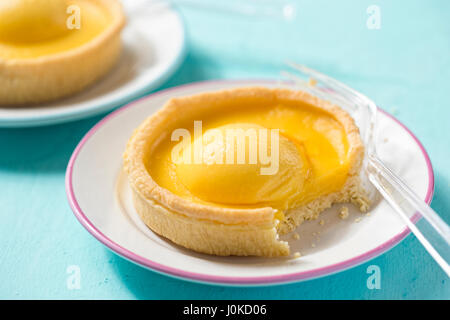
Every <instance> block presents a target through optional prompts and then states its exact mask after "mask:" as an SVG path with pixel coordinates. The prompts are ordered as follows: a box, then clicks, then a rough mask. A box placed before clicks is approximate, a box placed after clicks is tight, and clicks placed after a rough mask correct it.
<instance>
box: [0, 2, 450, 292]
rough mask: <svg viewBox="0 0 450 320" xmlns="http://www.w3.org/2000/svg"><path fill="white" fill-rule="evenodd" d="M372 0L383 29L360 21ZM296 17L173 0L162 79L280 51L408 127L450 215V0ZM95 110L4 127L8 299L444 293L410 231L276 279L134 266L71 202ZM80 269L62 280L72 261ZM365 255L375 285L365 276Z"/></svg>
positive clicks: (210, 73)
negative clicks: (255, 282)
mask: <svg viewBox="0 0 450 320" xmlns="http://www.w3.org/2000/svg"><path fill="white" fill-rule="evenodd" d="M370 5H378V6H379V8H380V13H381V29H376V30H371V29H368V28H367V25H366V21H367V19H368V17H369V15H368V14H367V12H366V9H367V8H368V7H369V6H370ZM297 8H298V17H297V20H296V21H295V22H292V23H286V22H280V21H266V20H262V19H245V18H241V17H238V16H233V15H221V14H217V13H210V12H208V11H202V10H193V9H189V8H184V7H182V8H181V12H182V14H183V16H184V18H185V20H186V25H187V28H188V41H189V49H188V50H189V52H188V56H187V58H186V60H185V62H184V63H183V65H182V66H181V68H180V69H179V71H178V72H177V73H176V74H175V75H174V76H173V77H172V78H171V79H170V80H169V81H168V82H167V83H165V84H164V86H163V88H167V87H172V86H175V85H178V84H182V83H187V82H191V81H197V80H205V79H215V78H255V77H256V78H258V77H269V78H270V77H276V76H278V73H279V71H280V70H281V69H282V68H283V62H284V61H285V60H287V59H291V60H295V61H298V62H301V63H303V64H306V65H309V66H311V67H313V68H317V69H319V70H321V71H323V72H326V73H328V74H330V75H332V76H334V77H336V78H338V79H340V80H342V81H344V82H346V83H348V84H349V85H351V86H353V87H355V88H356V89H358V90H360V91H362V92H364V93H365V94H367V95H368V96H370V97H371V98H373V99H374V100H375V101H376V102H377V104H379V105H380V106H382V107H383V108H385V109H386V110H387V111H390V112H392V113H394V114H395V115H396V116H397V117H398V118H399V119H400V120H401V121H402V122H403V123H405V124H406V125H407V126H408V127H410V128H411V129H412V131H413V132H414V133H415V134H416V135H417V136H418V137H419V139H420V140H421V141H422V143H423V144H424V146H425V148H426V149H427V151H428V153H429V155H430V157H431V160H432V163H433V166H434V172H435V178H436V189H435V195H434V199H433V202H432V207H433V208H434V209H435V210H436V211H438V212H439V213H440V214H441V215H442V216H443V218H444V219H445V220H446V221H447V222H450V198H449V191H450V188H449V187H450V170H449V165H450V162H449V158H450V151H449V139H450V130H449V124H448V121H449V119H450V108H449V104H450V103H449V91H450V84H449V83H450V82H449V79H450V20H449V14H450V2H449V1H447V0H442V1H437V0H436V1H379V0H370V1H366V0H354V1H350V0H344V1H331V0H330V1H324V0H320V1H317V0H316V1H298V2H297ZM100 118H101V117H95V118H90V119H86V120H83V121H77V122H73V123H68V124H63V125H56V126H50V127H42V128H28V129H0V152H1V153H0V218H1V223H0V298H10V299H23V298H25V299H30V298H32V299H34V298H43V299H48V298H51V299H52V298H56V299H80V298H86V299H92V298H97V299H109V298H110V299H128V298H130V299H134V298H138V299H142V298H150V299H164V298H184V299H201V298H204V299H209V298H217V299H221V298H229V299H290V298H296V299H390V298H393V299H405V298H408V299H417V298H422V299H431V298H440V299H449V298H450V282H449V279H448V278H447V277H446V276H445V274H444V273H443V272H442V271H441V270H440V269H439V268H438V267H437V265H436V264H435V263H434V261H433V260H432V259H431V258H430V257H429V256H428V254H427V253H426V252H425V250H424V249H423V248H422V247H421V246H420V244H419V242H418V241H417V240H416V239H415V238H414V237H413V236H412V235H410V236H408V237H407V238H406V239H405V240H404V241H403V242H402V243H400V244H399V245H398V246H397V247H395V248H393V249H392V250H390V251H389V252H387V253H386V254H384V255H382V256H380V257H378V258H376V259H374V260H372V261H370V262H368V263H365V264H363V265H361V266H358V267H355V268H353V269H350V270H347V271H344V272H342V273H339V274H336V275H332V276H328V277H324V278H321V279H317V280H311V281H307V282H302V283H297V284H289V285H282V286H275V287H259V288H245V289H243V288H228V287H214V286H208V285H201V284H193V283H189V282H185V281H181V280H176V279H171V278H169V277H166V276H162V275H159V274H156V273H154V272H151V271H148V270H145V269H143V268H140V267H138V266H136V265H133V264H132V263H130V262H128V261H125V260H123V259H122V258H120V257H118V256H116V255H115V254H113V253H111V252H110V251H108V250H107V249H106V248H104V247H103V246H102V245H101V244H100V243H98V242H97V241H96V240H95V239H94V238H93V237H92V236H91V235H89V234H88V233H87V232H86V231H85V230H84V229H83V228H82V227H81V225H80V224H79V223H78V222H77V221H76V219H75V218H74V216H73V215H72V212H71V210H70V209H69V207H68V204H67V201H66V195H65V190H64V173H65V168H66V164H67V162H68V160H69V157H70V155H71V152H72V151H73V149H74V148H75V146H76V144H77V143H78V141H79V140H80V139H81V138H82V136H83V135H84V134H85V133H86V132H87V131H88V130H89V128H91V127H92V126H93V125H94V124H95V123H96V122H97V121H98V120H99V119H100ZM72 265H75V266H78V267H79V270H80V275H81V278H80V280H81V281H80V285H81V287H80V288H79V289H74V290H70V286H69V288H68V286H67V280H68V277H69V276H70V275H69V274H68V273H67V268H68V267H69V266H72ZM369 265H377V266H379V267H380V270H381V277H382V278H381V288H380V289H379V290H370V289H368V288H367V285H366V281H367V278H368V276H369V275H368V274H367V273H366V270H367V267H368V266H369Z"/></svg>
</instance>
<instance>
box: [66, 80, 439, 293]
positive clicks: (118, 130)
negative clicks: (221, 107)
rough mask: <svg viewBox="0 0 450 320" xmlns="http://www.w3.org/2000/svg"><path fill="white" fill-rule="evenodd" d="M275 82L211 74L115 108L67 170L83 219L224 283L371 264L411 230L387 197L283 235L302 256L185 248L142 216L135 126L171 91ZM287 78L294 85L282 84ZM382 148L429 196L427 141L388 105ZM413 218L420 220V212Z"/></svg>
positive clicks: (143, 256)
mask: <svg viewBox="0 0 450 320" xmlns="http://www.w3.org/2000/svg"><path fill="white" fill-rule="evenodd" d="M254 85H260V86H268V87H272V86H275V85H280V83H277V82H274V81H267V80H249V81H247V80H244V81H242V80H241V81H225V80H219V81H206V82H198V83H192V84H188V85H183V86H179V87H175V88H171V89H167V90H163V91H160V92H157V93H154V94H152V95H149V96H147V97H145V98H142V99H140V100H138V101H136V102H134V103H131V104H129V105H127V106H125V107H123V108H121V109H119V110H116V111H115V112H113V113H111V114H110V115H108V116H107V117H105V118H104V119H103V120H101V121H100V122H99V123H98V124H97V125H96V126H94V127H93V128H92V129H91V130H90V131H89V132H88V133H87V134H86V136H85V137H84V138H83V139H82V141H81V142H80V143H79V145H78V146H77V148H76V149H75V151H74V153H73V155H72V158H71V159H70V162H69V165H68V168H67V172H66V191H67V196H68V199H69V203H70V206H71V208H72V210H73V212H74V214H75V216H76V218H77V219H78V220H79V222H80V223H81V224H82V225H83V226H84V227H85V228H86V229H87V230H88V232H90V233H91V234H92V235H93V236H94V237H95V238H97V239H98V240H99V241H100V242H101V243H103V244H104V245H105V246H107V247H108V248H109V249H111V250H112V251H114V252H115V253H117V254H119V255H120V256H122V257H124V258H126V259H128V260H130V261H132V262H134V263H136V264H138V265H141V266H143V267H146V268H148V269H151V270H154V271H156V272H159V273H163V274H166V275H169V276H172V277H176V278H181V279H185V280H190V281H195V282H202V283H210V284H221V285H242V286H250V285H270V284H278V283H288V282H296V281H301V280H306V279H313V278H317V277H321V276H325V275H329V274H333V273H336V272H339V271H342V270H345V269H348V268H351V267H354V266H356V265H359V264H361V263H364V262H366V261H368V260H370V259H372V258H374V257H376V256H378V255H380V254H382V253H384V252H386V251H387V250H389V249H390V248H392V247H394V246H395V245H396V244H398V243H399V242H400V241H401V240H402V239H403V238H405V237H406V236H407V235H408V233H409V230H408V229H407V228H406V226H405V224H404V223H403V222H402V220H401V219H400V218H399V217H398V216H397V214H396V213H395V212H394V211H393V210H392V209H391V208H390V207H389V205H388V204H387V202H386V201H384V200H381V201H379V202H377V203H376V204H375V205H374V206H373V207H372V208H371V210H370V211H369V212H370V215H362V214H361V213H359V212H357V210H356V209H355V208H353V207H352V206H350V205H349V206H348V207H349V208H350V217H349V218H348V219H345V220H343V219H340V218H339V217H338V210H339V208H340V207H341V206H339V205H335V206H333V207H332V208H330V209H328V210H326V211H325V212H324V213H322V215H321V219H323V220H324V221H325V224H324V225H321V224H320V223H319V222H318V221H308V222H305V223H303V224H302V225H301V226H299V227H298V228H297V230H296V232H297V233H299V234H300V235H301V236H300V239H298V240H295V239H294V237H292V234H290V235H286V236H283V237H282V238H283V239H284V240H287V241H289V244H290V246H291V252H297V251H298V252H301V253H302V256H301V257H300V258H293V257H292V256H291V257H286V258H260V257H216V256H210V255H206V254H200V253H196V252H193V251H191V250H188V249H185V248H182V247H180V246H178V245H175V244H173V243H171V242H170V241H168V240H166V239H164V238H162V237H160V236H158V235H156V234H155V233H153V232H152V231H151V230H150V229H149V228H147V227H146V226H145V225H144V223H143V222H142V221H141V220H140V219H139V217H138V215H137V213H136V212H135V210H134V208H133V204H132V202H131V197H130V196H131V194H130V189H129V187H128V184H127V181H126V177H125V176H124V173H123V172H122V153H123V151H124V149H125V145H126V143H127V140H128V139H129V137H130V135H131V134H132V132H133V130H134V129H135V128H136V127H137V126H138V125H139V124H140V123H141V122H142V121H143V120H144V119H145V118H146V117H147V116H149V115H151V114H152V113H154V112H155V111H156V110H158V109H159V108H160V107H161V106H162V105H163V104H164V103H165V102H166V101H167V100H168V99H169V98H172V97H177V96H185V95H191V94H195V93H200V92H206V91H214V90H220V89H227V88H234V87H242V86H254ZM281 85H286V86H288V84H286V83H285V84H281ZM378 120H379V121H378V123H379V124H378V125H379V130H378V131H379V136H378V138H377V149H378V150H379V153H380V157H381V158H382V159H383V160H384V161H385V162H386V163H387V164H388V165H389V166H390V167H391V168H392V169H393V170H394V171H395V172H396V173H397V174H398V175H399V176H400V177H402V178H403V179H404V180H405V181H406V182H407V183H408V185H409V186H411V187H412V189H413V190H415V191H416V192H417V194H418V195H420V197H421V198H422V199H424V200H425V201H426V202H427V203H430V202H431V198H432V195H433V190H434V176H433V169H432V167H431V162H430V159H429V157H428V155H427V153H426V151H425V149H424V148H423V146H422V144H421V143H420V142H419V140H418V139H417V138H416V137H415V136H414V135H413V134H412V132H411V131H410V130H408V129H407V128H406V127H405V126H404V125H403V124H401V123H400V122H399V121H398V120H396V119H395V118H394V117H393V116H391V115H389V114H387V113H386V112H384V111H382V110H381V109H380V112H379V113H378ZM411 219H412V220H413V221H414V222H416V221H417V220H418V216H417V215H415V216H413V217H411Z"/></svg>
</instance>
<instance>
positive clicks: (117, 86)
mask: <svg viewBox="0 0 450 320" xmlns="http://www.w3.org/2000/svg"><path fill="white" fill-rule="evenodd" d="M127 2H128V1H127ZM127 2H125V3H124V4H125V8H126V9H128V8H127ZM154 9H155V10H145V11H143V12H140V13H139V14H136V13H135V12H133V13H132V15H131V14H130V16H129V17H128V18H127V20H128V22H127V26H126V27H125V28H124V30H123V33H122V39H123V44H124V48H123V51H122V55H121V57H120V60H119V62H118V64H117V65H116V66H115V67H114V69H113V70H111V71H110V72H109V73H108V74H107V75H106V76H105V77H104V78H103V79H101V80H100V81H99V82H98V83H96V84H94V85H92V86H91V87H89V88H87V89H86V90H84V91H82V92H80V93H77V94H75V95H73V96H71V97H68V98H65V99H61V100H57V101H54V102H50V103H41V104H38V105H34V106H29V107H27V106H24V107H2V106H0V127H27V126H40V125H48V124H55V123H60V122H65V121H72V120H77V119H81V118H85V117H89V116H93V115H96V114H99V113H102V112H106V111H109V110H112V109H114V108H117V107H119V106H121V105H123V104H124V103H127V102H130V101H132V100H133V99H135V98H137V97H139V96H141V95H143V94H145V93H146V92H148V91H149V90H152V89H155V88H157V87H158V86H159V85H161V84H162V83H163V82H164V81H165V80H166V79H167V78H168V77H169V76H170V75H172V74H173V72H174V71H175V70H176V69H177V68H178V66H179V65H180V64H181V62H182V60H183V58H184V54H185V45H186V44H185V41H186V40H185V28H184V23H183V21H182V19H181V17H180V15H179V14H178V13H177V12H176V11H175V10H174V9H173V8H171V7H170V6H167V5H160V6H157V7H154Z"/></svg>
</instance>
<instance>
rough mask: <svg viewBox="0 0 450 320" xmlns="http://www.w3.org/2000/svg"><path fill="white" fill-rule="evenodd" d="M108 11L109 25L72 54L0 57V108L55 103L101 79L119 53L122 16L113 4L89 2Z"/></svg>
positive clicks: (109, 1)
mask: <svg viewBox="0 0 450 320" xmlns="http://www.w3.org/2000/svg"><path fill="white" fill-rule="evenodd" d="M92 1H95V2H97V3H98V4H99V5H101V6H102V7H103V8H105V10H109V12H110V13H111V15H112V17H113V23H112V24H111V25H110V26H108V28H107V29H106V30H104V31H103V32H102V33H101V34H100V35H98V36H97V37H95V38H94V39H93V40H91V41H89V42H87V43H86V44H84V45H82V46H80V47H78V48H76V49H72V50H68V51H64V52H60V53H57V54H51V55H47V56H42V57H39V58H26V59H22V58H21V59H4V58H1V57H0V105H6V106H8V105H10V106H15V105H21V104H28V103H39V102H45V101H51V100H56V99H58V98H62V97H65V96H69V95H71V94H74V93H76V92H79V91H81V90H83V89H84V88H86V87H87V86H89V85H90V84H92V83H94V82H95V81H96V80H98V79H99V78H100V77H102V76H104V75H105V74H106V73H107V72H108V71H109V70H110V69H111V68H112V67H113V66H114V64H115V63H116V62H117V60H118V57H119V55H120V52H121V39H120V32H121V30H122V28H123V27H124V25H125V16H124V13H123V9H122V6H121V4H120V3H119V2H118V1H117V0H92Z"/></svg>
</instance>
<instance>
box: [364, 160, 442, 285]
mask: <svg viewBox="0 0 450 320" xmlns="http://www.w3.org/2000/svg"><path fill="white" fill-rule="evenodd" d="M367 171H368V177H369V180H370V181H371V182H372V184H373V185H374V186H375V187H376V188H377V189H378V191H379V192H380V193H381V194H382V196H383V197H384V198H385V199H386V200H387V201H388V203H389V204H390V205H391V207H392V208H393V209H394V210H395V211H396V212H397V213H398V214H399V215H400V217H401V218H402V220H403V221H404V222H405V223H406V225H407V226H408V228H409V229H410V230H411V231H412V232H413V233H414V235H415V236H416V237H417V239H419V241H420V242H421V243H422V245H423V246H424V247H425V249H426V250H427V251H428V252H429V254H430V255H431V256H432V257H433V258H434V259H435V260H436V262H437V263H438V264H439V266H440V267H441V268H442V269H443V270H444V271H445V273H446V274H447V276H448V277H450V267H449V261H450V228H449V226H448V225H447V224H446V223H445V222H444V221H443V220H442V219H441V217H439V215H438V214H437V213H436V212H435V211H434V210H433V209H431V207H430V206H429V205H427V204H426V203H425V202H424V201H423V200H422V199H420V198H419V197H418V196H417V194H416V193H414V192H413V191H412V190H411V189H410V188H409V187H408V186H407V185H406V184H405V183H404V182H403V181H402V180H401V179H400V178H399V177H398V176H397V175H396V174H395V173H393V172H392V171H391V170H390V169H389V168H388V167H387V166H386V165H385V164H384V163H383V162H382V161H381V160H380V159H379V158H378V157H377V156H375V155H372V156H370V155H369V157H368V166H367ZM415 213H417V214H420V215H421V216H422V217H424V218H425V219H422V220H421V221H419V222H418V223H417V224H414V223H413V222H412V221H411V219H410V217H411V216H412V215H414V214H415Z"/></svg>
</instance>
